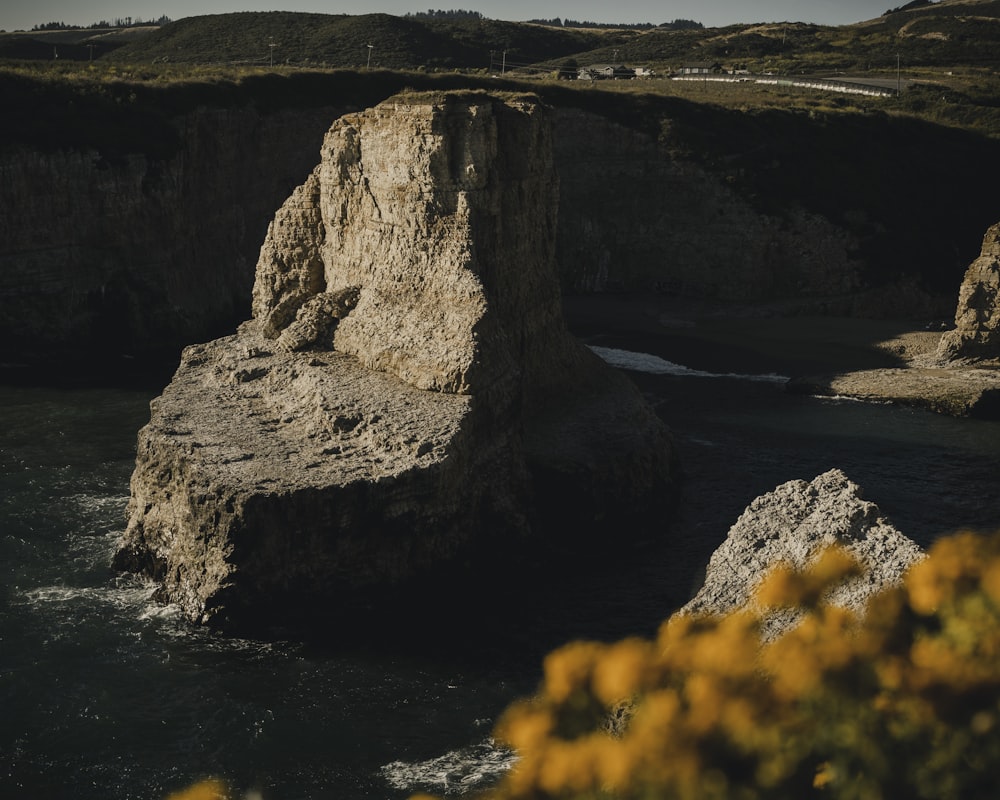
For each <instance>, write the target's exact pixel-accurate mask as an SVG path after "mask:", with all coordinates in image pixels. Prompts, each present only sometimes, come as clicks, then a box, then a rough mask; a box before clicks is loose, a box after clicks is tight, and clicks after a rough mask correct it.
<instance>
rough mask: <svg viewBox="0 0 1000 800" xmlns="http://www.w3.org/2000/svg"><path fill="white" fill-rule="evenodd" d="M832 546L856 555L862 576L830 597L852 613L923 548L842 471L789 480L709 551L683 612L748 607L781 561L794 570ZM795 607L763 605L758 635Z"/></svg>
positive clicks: (785, 622)
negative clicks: (694, 592)
mask: <svg viewBox="0 0 1000 800" xmlns="http://www.w3.org/2000/svg"><path fill="white" fill-rule="evenodd" d="M830 545H841V546H843V547H844V548H845V549H846V550H847V551H848V552H850V553H851V554H852V555H854V557H855V558H857V560H858V562H859V563H860V564H861V566H862V574H861V575H860V576H858V577H856V578H852V579H851V580H850V581H848V582H846V583H844V584H843V585H841V586H840V587H837V588H836V589H835V590H834V591H833V592H831V594H830V596H829V597H828V598H827V600H828V602H830V603H833V604H835V605H839V606H842V607H845V608H850V609H852V610H854V611H856V612H858V613H861V612H863V610H864V607H865V604H866V603H867V601H868V598H869V597H871V596H872V595H873V594H875V593H876V592H878V591H879V590H881V589H883V588H885V587H888V586H891V585H893V584H896V583H898V582H899V581H900V580H901V579H902V576H903V573H904V572H905V571H906V570H907V569H908V568H909V567H910V565H912V564H914V563H915V562H917V561H919V560H920V559H921V558H923V551H922V550H921V549H920V548H919V547H918V546H917V544H916V543H914V542H913V541H912V540H911V539H909V538H907V537H906V536H904V535H903V534H902V533H900V532H899V531H898V530H896V528H894V527H893V526H892V524H891V523H889V522H888V521H887V520H886V519H885V518H884V517H883V516H882V514H881V512H880V510H879V508H878V506H877V505H875V504H874V503H871V502H869V501H867V500H865V499H864V497H863V493H862V491H861V488H860V487H859V486H858V485H857V484H855V483H854V482H853V481H851V480H850V479H849V478H848V477H847V476H846V475H845V474H844V473H843V472H842V471H841V470H838V469H833V470H830V471H828V472H824V473H823V474H822V475H819V476H817V477H816V478H815V479H813V480H812V481H808V482H807V481H804V480H794V481H789V482H787V483H784V484H782V485H781V486H778V487H777V488H776V489H775V490H774V491H773V492H770V493H768V494H765V495H762V496H761V497H758V498H757V499H755V500H754V501H753V502H752V503H751V504H750V505H749V506H748V507H747V509H746V511H744V512H743V514H742V515H741V516H740V518H739V519H738V520H737V521H736V523H735V524H734V525H733V527H732V528H730V529H729V534H728V536H727V537H726V540H725V541H724V542H723V543H722V544H721V545H720V546H719V548H718V549H717V550H716V551H715V552H714V553H713V554H712V557H711V559H710V560H709V563H708V568H707V570H706V576H705V582H704V584H703V586H702V588H701V589H700V590H699V592H698V594H697V595H695V597H694V598H693V599H692V600H691V601H690V602H689V603H688V604H687V605H686V606H684V607H683V608H682V609H681V610H680V612H678V613H681V614H725V613H728V612H730V611H733V610H735V609H738V608H747V607H749V608H753V607H754V600H753V594H754V591H755V590H756V588H757V586H758V585H759V584H760V581H761V580H762V579H763V578H764V576H765V575H767V573H768V572H769V570H771V569H773V568H774V567H776V566H778V565H779V564H788V565H790V566H792V567H795V568H797V569H803V568H805V567H806V566H808V565H809V564H810V563H811V561H812V559H814V558H815V557H816V556H818V555H819V553H821V552H822V551H823V550H824V549H825V548H826V547H828V546H830ZM795 619H796V614H795V612H793V611H788V610H779V611H768V612H767V613H766V614H765V616H764V629H763V635H764V636H765V637H766V638H770V637H773V636H775V635H777V634H779V633H780V632H781V631H783V630H787V628H788V627H789V626H790V625H792V624H794V622H795Z"/></svg>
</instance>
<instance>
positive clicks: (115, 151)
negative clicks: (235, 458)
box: [0, 72, 1000, 361]
mask: <svg viewBox="0 0 1000 800" xmlns="http://www.w3.org/2000/svg"><path fill="white" fill-rule="evenodd" d="M2 80H3V82H4V87H5V97H7V98H9V105H8V110H9V120H10V123H11V124H10V125H9V126H8V127H6V128H5V130H4V132H3V134H2V138H0V174H2V176H3V180H2V182H0V209H2V213H0V331H2V333H3V337H2V340H3V342H4V348H3V350H4V352H3V357H4V358H5V359H6V360H8V361H10V360H13V361H23V360H26V359H29V360H30V359H32V358H40V359H43V360H48V359H50V358H52V357H53V356H58V355H63V356H66V355H69V356H72V357H73V358H74V359H76V360H77V361H79V359H80V358H81V357H85V358H86V359H87V360H108V359H111V360H114V359H116V358H119V357H120V356H121V355H123V354H127V355H142V354H147V353H150V352H154V351H165V352H167V353H169V354H176V352H177V351H178V349H179V347H180V346H182V345H183V344H185V343H189V342H192V341H198V340H204V339H206V338H208V337H210V336H211V335H213V334H215V333H217V332H218V331H220V330H222V329H225V327H227V326H229V325H231V324H232V322H233V321H234V320H237V319H239V318H242V317H245V316H246V315H247V311H248V308H249V303H250V288H251V285H252V281H253V265H254V264H255V262H256V260H257V255H258V251H259V249H260V246H261V244H262V242H263V240H264V234H265V230H266V224H267V220H268V219H269V217H270V215H271V214H273V212H274V210H275V208H277V206H278V205H279V204H280V203H281V201H282V199H283V198H284V197H286V196H287V194H288V192H289V191H290V190H291V188H292V187H293V186H294V185H296V184H297V183H298V182H300V181H301V180H302V179H303V178H304V176H305V175H306V174H307V172H308V170H309V168H310V165H311V164H313V163H315V159H316V155H317V153H318V150H319V146H320V141H321V138H322V135H323V131H325V130H326V129H327V128H328V127H329V125H330V123H331V121H332V120H333V119H335V118H336V117H338V116H339V115H340V114H341V113H343V112H345V111H349V110H359V109H361V108H366V107H369V106H371V105H374V104H375V103H376V102H378V101H379V100H380V99H382V98H384V97H387V96H389V95H390V94H392V93H393V92H394V91H398V90H399V89H401V88H403V86H406V85H412V86H430V87H434V88H443V89H446V88H455V87H456V86H460V85H474V84H477V83H479V84H488V85H490V86H493V87H495V86H497V85H499V84H498V83H497V82H495V81H493V82H491V81H488V80H487V79H476V78H471V77H468V76H459V75H450V76H440V77H437V78H435V77H432V76H420V75H417V74H414V73H409V74H406V73H382V72H374V73H368V74H357V73H298V74H291V75H277V74H271V75H258V76H256V77H251V78H244V79H242V80H240V81H221V80H220V81H205V82H203V83H180V82H178V83H175V84H166V85H158V84H157V85H154V84H153V82H142V81H133V82H127V81H119V82H114V83H104V84H94V85H86V84H74V83H72V82H68V81H67V82H65V83H64V84H59V83H57V82H52V81H45V80H42V79H34V78H25V77H16V78H15V77H13V76H11V75H5V76H3V77H2ZM532 88H533V89H534V90H536V91H537V92H538V93H539V94H540V96H541V97H542V99H543V101H544V102H546V103H548V104H549V105H551V106H552V107H553V108H554V112H555V113H554V124H555V137H554V158H555V165H556V170H557V172H558V174H559V176H560V181H561V187H562V188H561V192H560V198H559V223H558V234H557V244H556V248H557V262H558V265H559V270H560V279H561V282H562V286H563V289H564V291H571V292H580V291H585V292H586V291H598V292H601V291H621V290H630V291H649V292H660V293H669V294H674V295H678V296H682V297H685V296H686V297H698V298H713V299H719V300H724V301H733V302H753V303H758V304H765V303H767V304H772V305H779V306H780V307H781V308H783V309H785V310H786V311H790V312H798V311H808V312H810V313H816V312H821V313H822V312H826V313H840V314H849V315H863V316H931V315H934V316H938V315H940V316H950V313H951V311H950V310H951V308H952V307H953V303H954V292H955V289H956V287H957V286H958V284H959V283H960V282H961V278H962V273H963V271H964V268H965V266H966V265H967V264H968V263H969V261H970V260H971V259H972V258H973V257H974V256H975V254H976V252H977V249H978V246H979V242H980V239H981V236H982V231H983V230H984V229H985V228H986V227H987V226H988V225H990V224H992V223H993V222H995V221H996V219H997V218H998V216H1000V208H998V207H997V200H996V195H995V190H994V187H995V186H996V185H997V182H998V178H1000V142H997V141H995V140H992V139H989V138H986V137H983V136H979V135H975V134H972V133H968V132H964V131H960V130H957V129H951V128H943V127H940V126H936V125H932V124H929V123H925V122H920V121H918V120H914V119H912V118H901V117H894V116H890V115H887V114H885V113H870V114H861V113H857V112H851V113H835V112H830V113H825V114H816V113H804V112H801V111H794V110H787V111H782V110H770V111H746V112H739V111H734V110H731V109H723V108H720V107H717V106H713V105H708V104H696V103H692V102H690V101H685V100H681V99H679V98H676V97H673V98H671V97H658V96H654V95H649V94H609V93H607V92H602V91H596V90H589V91H584V90H567V89H565V88H562V87H558V86H554V85H547V84H534V85H533V86H532ZM8 89H9V91H7V90H8ZM171 357H173V355H171Z"/></svg>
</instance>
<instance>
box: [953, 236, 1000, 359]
mask: <svg viewBox="0 0 1000 800" xmlns="http://www.w3.org/2000/svg"><path fill="white" fill-rule="evenodd" d="M938 356H939V357H940V358H942V359H944V360H947V361H956V360H963V361H993V362H997V361H998V360H1000V223H997V224H996V225H994V226H992V227H991V228H990V229H989V230H988V231H986V235H985V236H984V237H983V249H982V252H981V253H980V254H979V258H977V259H976V260H975V261H973V262H972V264H970V265H969V268H968V270H966V272H965V278H964V279H963V280H962V286H961V288H960V289H959V291H958V307H957V308H956V310H955V328H954V329H953V330H950V331H948V332H947V333H945V334H944V336H942V337H941V342H940V344H939V345H938Z"/></svg>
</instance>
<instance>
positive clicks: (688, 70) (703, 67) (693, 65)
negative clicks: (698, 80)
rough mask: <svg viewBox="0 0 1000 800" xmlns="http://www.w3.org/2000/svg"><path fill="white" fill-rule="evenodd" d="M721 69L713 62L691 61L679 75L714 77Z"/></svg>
mask: <svg viewBox="0 0 1000 800" xmlns="http://www.w3.org/2000/svg"><path fill="white" fill-rule="evenodd" d="M720 69H721V67H720V66H719V64H718V63H716V62H712V61H690V62H688V63H687V64H685V65H684V66H683V67H681V68H680V69H679V70H677V74H678V75H712V74H714V73H716V72H718V71H719V70H720Z"/></svg>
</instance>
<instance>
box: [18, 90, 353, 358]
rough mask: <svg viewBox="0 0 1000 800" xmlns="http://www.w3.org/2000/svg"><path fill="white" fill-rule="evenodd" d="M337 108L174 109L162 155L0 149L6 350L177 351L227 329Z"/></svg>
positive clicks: (112, 354)
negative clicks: (280, 211) (175, 144)
mask: <svg viewBox="0 0 1000 800" xmlns="http://www.w3.org/2000/svg"><path fill="white" fill-rule="evenodd" d="M336 113H338V112H337V111H335V110H334V109H333V108H332V107H327V108H323V109H314V110H301V111H296V112H279V113H274V114H270V115H266V116H265V115H261V114H260V113H258V112H256V111H254V110H253V109H249V108H244V109H232V108H231V109H216V110H212V109H202V110H200V111H197V112H192V113H189V114H187V115H185V116H182V117H178V118H177V120H176V123H175V124H176V137H177V140H178V141H179V143H180V147H179V150H178V151H177V153H176V154H175V155H174V156H173V157H172V158H170V159H160V160H153V159H152V158H147V157H146V156H144V155H125V156H121V157H119V158H116V159H113V160H110V159H105V158H103V157H102V156H100V155H99V154H98V153H97V152H93V151H82V152H81V151H58V152H41V151H35V150H30V149H27V148H24V147H18V148H16V149H11V150H5V151H3V152H0V209H3V213H0V331H2V334H3V335H2V339H3V345H2V351H3V353H4V356H5V357H10V356H11V355H13V356H14V357H15V358H21V357H25V356H32V355H36V354H37V355H39V356H43V357H44V356H50V355H51V354H53V353H62V352H68V353H70V352H71V353H73V354H75V355H76V356H78V357H79V356H88V357H89V356H93V357H96V358H117V357H120V356H121V355H122V354H138V353H143V352H147V351H151V350H157V349H161V348H163V349H169V350H171V351H172V352H177V351H179V350H180V348H181V346H183V345H184V344H189V343H191V342H193V341H199V340H204V339H205V338H207V337H208V336H211V335H217V334H218V332H220V331H223V330H227V329H231V326H232V325H234V324H235V323H236V322H237V321H239V320H240V319H242V318H245V316H246V314H247V308H248V298H249V296H250V289H251V287H252V285H253V267H254V262H255V259H256V253H257V250H258V249H259V248H260V242H261V240H262V239H263V237H264V233H265V231H266V230H267V224H268V221H269V220H270V218H271V216H272V215H273V213H274V209H275V208H276V207H277V206H278V205H279V204H280V203H281V202H282V201H283V200H284V199H285V198H286V197H287V196H288V193H289V191H291V189H292V188H293V187H294V186H295V185H296V184H298V183H300V182H301V181H302V179H303V177H304V176H305V175H307V174H308V173H309V170H310V169H312V167H313V166H314V163H315V156H314V153H315V151H316V144H317V143H318V142H319V140H320V138H321V137H322V135H323V131H324V130H326V128H327V127H328V126H329V121H330V119H331V118H333V116H335V115H336Z"/></svg>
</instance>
